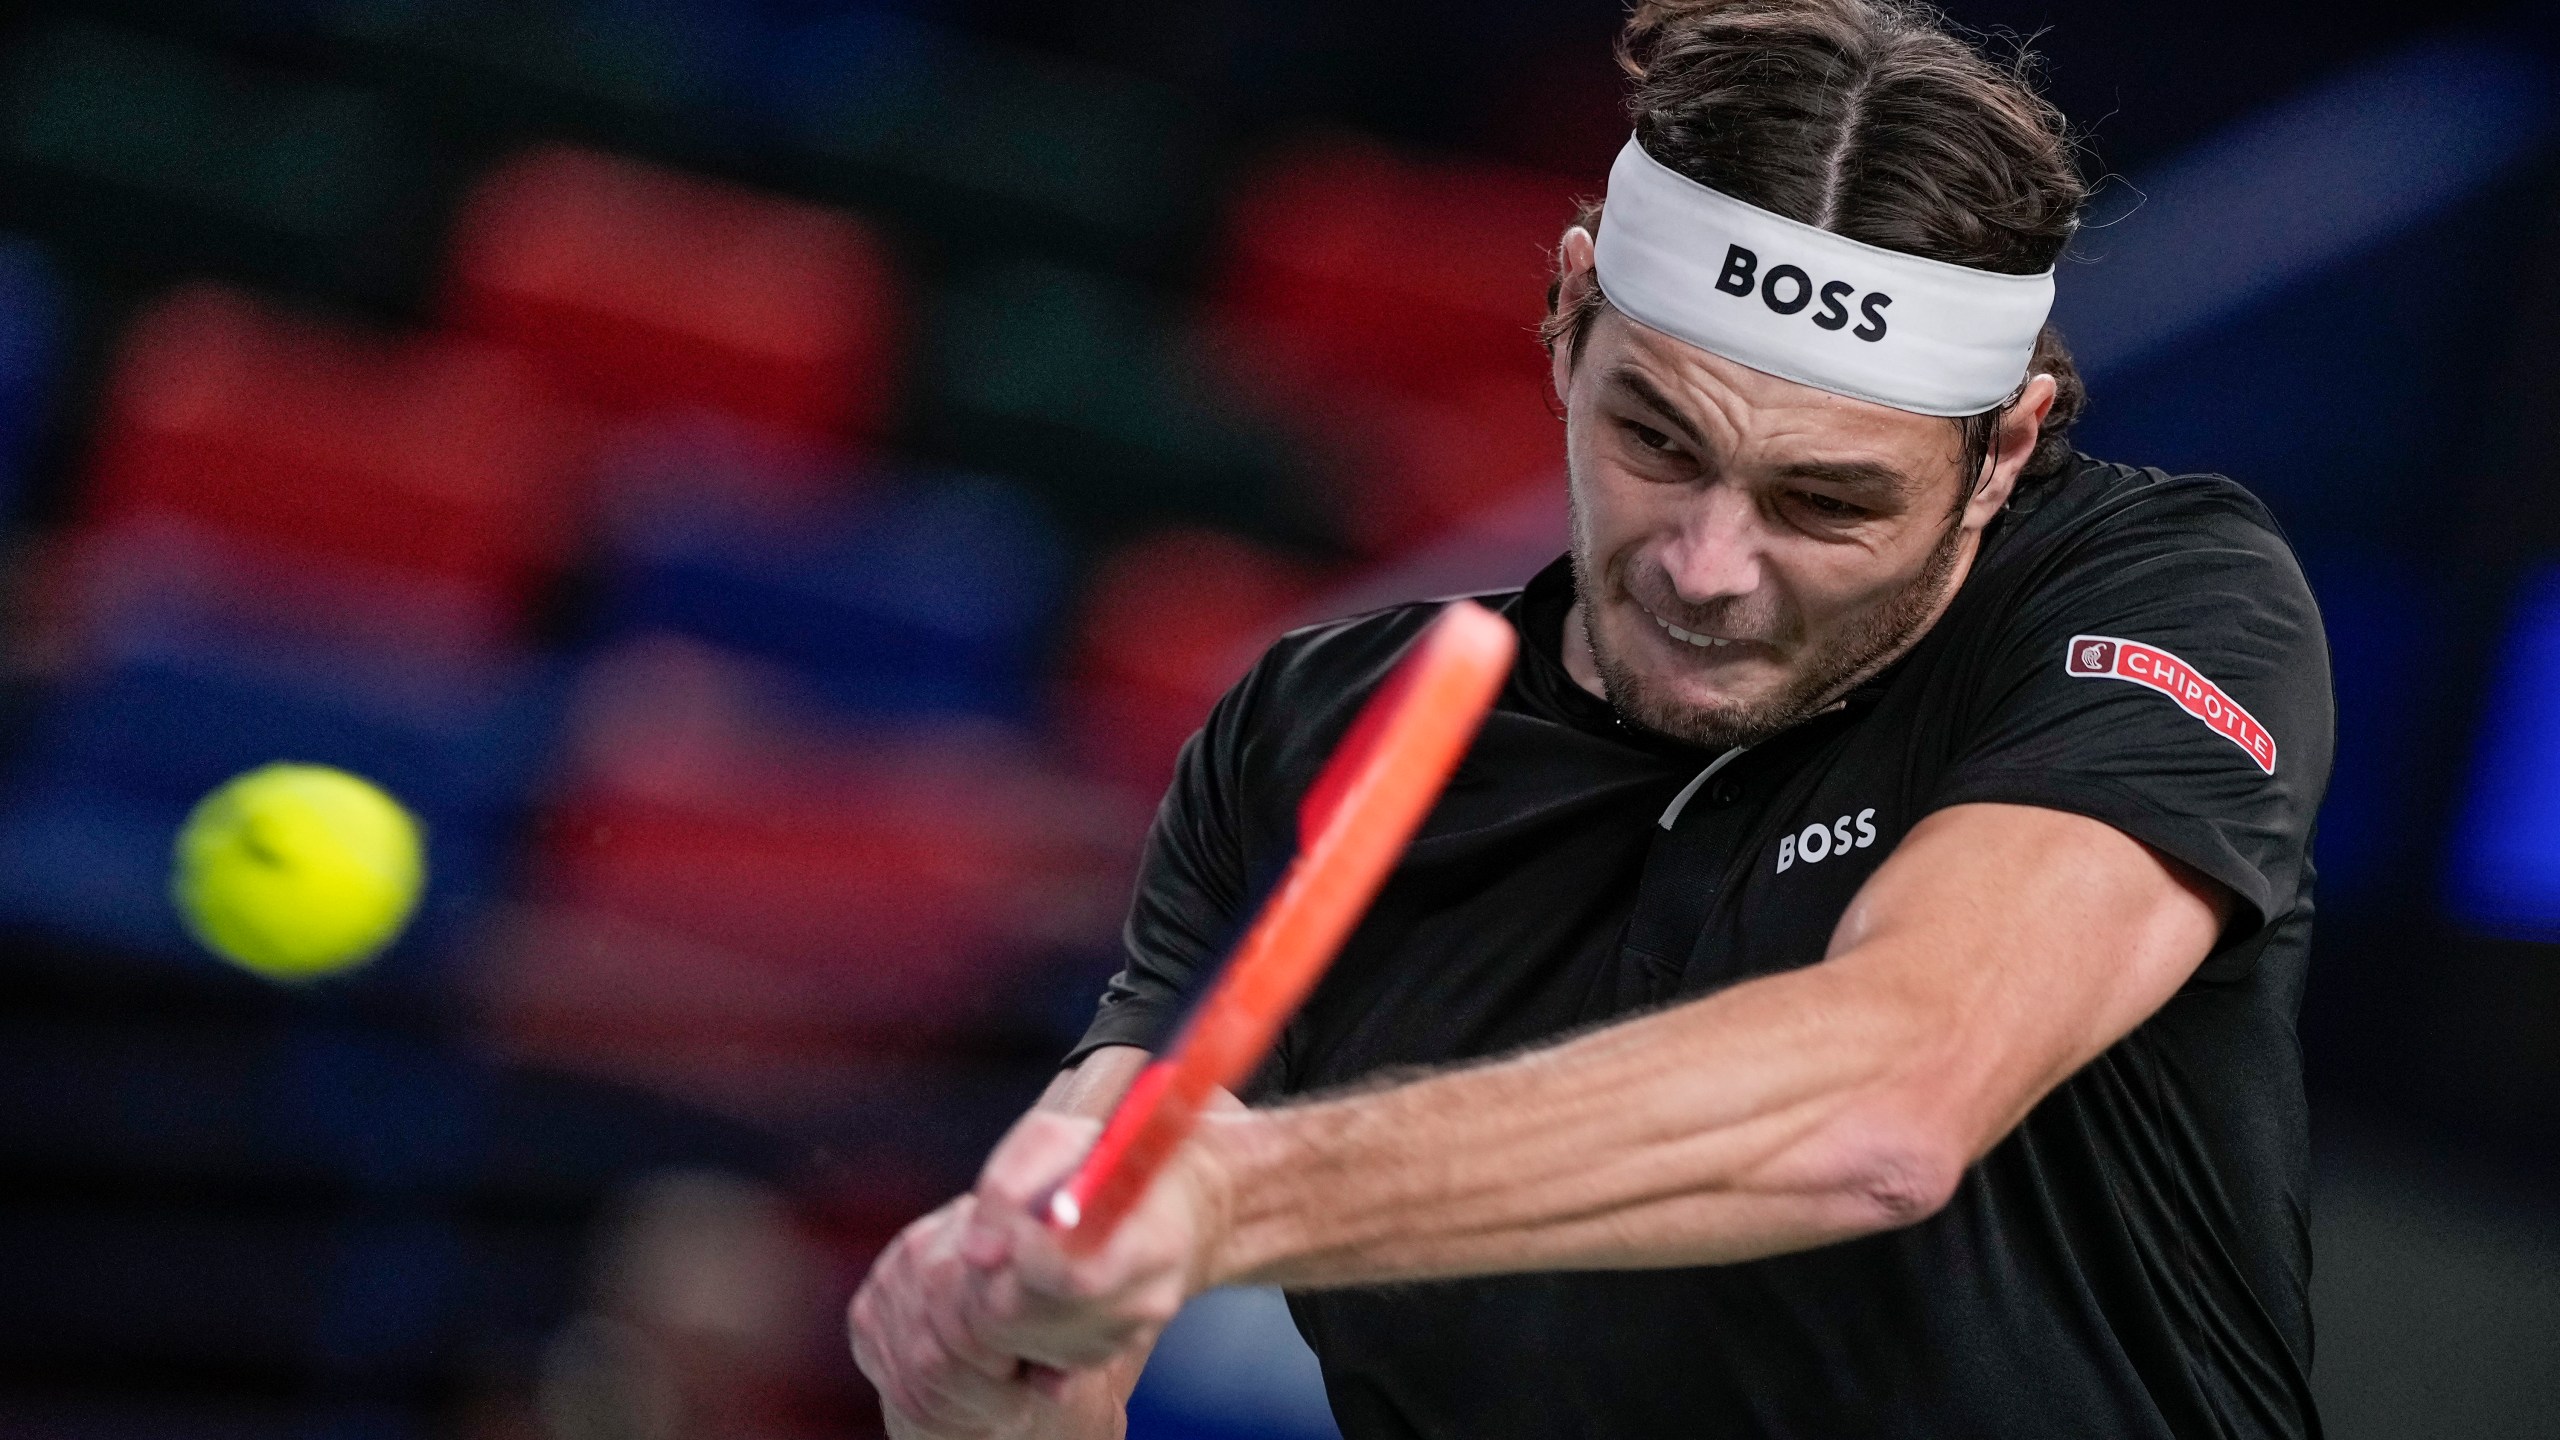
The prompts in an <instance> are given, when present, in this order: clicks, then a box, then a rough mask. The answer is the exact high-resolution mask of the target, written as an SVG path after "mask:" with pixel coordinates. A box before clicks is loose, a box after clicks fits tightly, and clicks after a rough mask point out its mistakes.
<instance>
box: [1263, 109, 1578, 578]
mask: <svg viewBox="0 0 2560 1440" xmlns="http://www.w3.org/2000/svg"><path fill="white" fill-rule="evenodd" d="M1573 193H1574V186H1573V185H1572V184H1571V183H1570V182H1567V181H1564V180H1560V179H1555V178H1552V177H1548V176H1542V175H1538V174H1534V173H1530V172H1525V171H1516V170H1509V169H1503V168H1499V167H1494V166H1489V165H1468V164H1457V163H1434V162H1424V161H1418V160H1412V159H1407V158H1403V157H1399V156H1397V155H1394V154H1392V153H1390V152H1387V151H1385V150H1382V149H1379V148H1377V147H1375V146H1372V145H1367V144H1363V143H1359V142H1353V141H1347V140H1335V141H1329V142H1324V143H1320V144H1311V145H1307V146H1303V147H1301V148H1298V149H1296V150H1293V151H1290V152H1287V153H1285V154H1283V155H1282V156H1280V157H1279V158H1278V159H1277V160H1276V161H1275V162H1274V163H1272V164H1271V165H1269V166H1268V167H1267V168H1266V169H1265V170H1264V171H1263V172H1262V173H1261V175H1260V176H1259V177H1258V178H1257V179H1255V180H1253V181H1251V182H1250V183H1248V185H1247V186H1246V188H1245V190H1244V192H1243V195H1242V198H1241V199H1240V200H1239V201H1238V203H1237V205H1236V208H1235V210H1234V211H1233V213H1232V214H1231V215H1230V217H1229V223H1228V227H1227V228H1228V236H1229V238H1228V243H1227V255H1226V260H1225V264H1224V267H1223V272H1222V276H1221V279H1220V282H1219V284H1218V289H1217V300H1216V307H1217V313H1218V319H1219V322H1220V326H1221V329H1222V330H1223V332H1224V333H1225V334H1226V336H1227V337H1228V340H1229V344H1230V354H1231V356H1232V358H1233V361H1234V363H1235V365H1236V366H1237V368H1238V370H1239V373H1240V378H1241V379H1242V380H1243V381H1244V383H1245V384H1247V385H1248V386H1249V387H1251V388H1253V389H1256V390H1258V391H1260V392H1261V393H1262V394H1263V395H1264V396H1266V397H1267V399H1268V400H1269V402H1270V403H1271V404H1272V406H1273V408H1274V409H1275V410H1276V411H1277V412H1278V413H1280V414H1281V415H1282V416H1284V417H1286V418H1289V419H1291V420H1294V421H1295V422H1296V423H1297V425H1298V427H1299V428H1300V429H1301V430H1303V431H1304V432H1306V434H1307V435H1308V437H1309V438H1310V439H1311V440H1312V441H1313V442H1314V443H1315V445H1316V447H1317V448H1318V449H1319V450H1320V451H1323V452H1326V453H1328V454H1329V455H1330V457H1331V464H1330V469H1331V470H1332V472H1333V475H1334V483H1335V489H1336V492H1337V493H1336V496H1335V498H1336V500H1337V502H1338V507H1337V508H1338V509H1339V511H1340V513H1341V514H1342V515H1343V516H1344V517H1346V520H1345V523H1344V526H1343V528H1344V530H1345V532H1346V533H1345V538H1346V539H1348V540H1350V541H1351V542H1353V543H1354V544H1356V545H1359V546H1361V547H1362V548H1364V549H1367V550H1369V551H1371V552H1384V551H1394V550H1400V549H1403V548H1406V547H1408V546H1410V545H1411V544H1412V543H1414V542H1415V541H1418V540H1421V539H1424V538H1426V537H1428V536H1430V535H1432V534H1434V533H1437V532H1439V531H1441V530H1443V529H1445V528H1446V527H1447V526H1448V525H1449V524H1450V523H1451V522H1452V521H1454V520H1457V519H1460V518H1462V517H1464V516H1466V515H1468V514H1470V513H1473V512H1474V511H1476V510H1478V509H1481V508H1483V507H1484V506H1486V505H1488V504H1492V503H1497V502H1499V501H1500V500H1501V499H1503V498H1504V497H1505V496H1507V495H1509V494H1513V493H1516V492H1517V490H1518V487H1519V486H1520V485H1522V484H1523V483H1526V482H1527V481H1528V480H1530V479H1540V480H1543V479H1546V478H1549V477H1551V476H1552V475H1554V474H1555V473H1556V472H1557V471H1558V470H1559V469H1560V463H1561V458H1562V446H1561V444H1560V439H1559V437H1560V430H1561V427H1559V426H1558V425H1556V423H1555V422H1554V420H1553V418H1552V416H1551V414H1550V413H1549V408H1548V407H1549V404H1550V400H1549V396H1548V387H1547V362H1546V356H1545V354H1544V353H1543V352H1542V351H1541V349H1540V348H1539V345H1538V340H1537V322H1538V318H1539V316H1540V315H1541V314H1542V313H1543V311H1544V300H1545V291H1546V283H1547V274H1548V267H1549V264H1550V256H1551V255H1552V253H1553V250H1554V247H1555V244H1556V240H1557V237H1558V236H1559V235H1560V234H1561V233H1562V231H1563V227H1564V224H1565V222H1566V221H1567V220H1569V219H1570V218H1571V216H1572V197H1573Z"/></svg>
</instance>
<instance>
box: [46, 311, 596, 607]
mask: <svg viewBox="0 0 2560 1440" xmlns="http://www.w3.org/2000/svg"><path fill="white" fill-rule="evenodd" d="M104 412H105V413H104V415H103V417H102V420H101V422H100V426H99V437H98V451H97V472H96V480H95V485H94V487H93V490H92V493H91V502H92V504H91V518H92V520H93V521H95V522H97V523H99V524H102V525H104V526H107V527H111V528H112V527H118V526H121V525H124V524H127V523H133V522H136V521H139V520H141V519H143V518H144V517H147V516H149V515H151V514H152V513H154V512H161V513H166V514H169V515H175V516H178V517H181V518H183V519H185V520H188V521H191V522H193V523H195V524H197V525H201V526H205V527H208V528H210V529H213V530H216V531H222V532H228V533H231V534H234V535H238V536H242V537H245V538H247V539H249V540H251V541H253V542H257V543H260V544H264V545H268V546H272V547H278V548H280V549H283V550H285V551H289V552H292V553H295V554H298V555H302V556H306V557H309V559H308V561H307V562H306V563H309V564H313V565H326V564H328V563H330V562H331V561H332V560H341V561H353V562H357V563H359V564H362V565H374V566H382V567H388V568H391V569H395V570H407V571H414V572H420V573H423V574H426V575H430V576H437V577H442V578H444V579H446V580H449V581H457V582H461V583H463V584H465V585H467V586H471V587H478V588H483V589H486V590H488V591H491V592H493V593H495V594H497V595H499V596H502V597H505V599H506V600H507V601H508V602H509V603H511V604H512V603H514V602H517V601H520V600H521V599H522V598H523V597H525V596H526V595H528V594H529V593H530V592H531V591H532V589H533V588H535V587H536V586H538V585H539V584H540V583H542V582H543V581H544V580H545V579H547V578H548V577H549V576H550V575H552V574H553V573H555V572H556V571H558V570H559V569H560V568H561V567H562V566H563V565H564V564H565V563H566V561H567V559H568V557H569V554H570V552H571V550H572V549H573V548H574V547H575V545H576V544H577V543H578V539H579V528H580V526H581V524H582V519H583V512H584V509H585V501H584V497H583V496H582V494H581V493H580V492H581V490H582V488H583V486H582V482H581V480H580V478H579V477H580V476H581V473H582V471H583V468H584V461H583V458H582V457H583V454H584V450H585V441H584V438H583V437H584V432H583V429H582V427H581V426H580V425H579V423H578V422H577V421H576V419H575V418H574V417H573V416H571V415H570V414H569V413H567V412H565V411H564V410H562V409H561V408H560V407H559V406H558V405H557V404H556V403H554V402H553V400H552V399H551V398H550V397H549V394H548V392H547V391H546V390H545V388H544V387H543V385H542V383H541V381H540V380H539V378H538V377H537V376H536V375H534V374H533V373H532V372H531V371H530V370H529V369H528V368H527V367H526V366H525V365H524V364H523V363H522V362H521V361H519V360H517V359H515V358H514V357H512V356H510V355H508V354H507V353H505V352H504V351H501V350H498V349H495V348H493V347H491V346H488V345H485V344H481V343H477V342H472V341H464V340H452V339H444V338H421V339H413V340H390V339H383V338H379V337H374V336H368V335H364V334H360V333H356V332H352V331H349V330H347V329H345V328H342V327H340V326H336V325H331V324H326V323H322V322H318V321H313V320H309V319H302V318H292V317H288V316H286V315H283V314H280V313H277V312H276V311H273V310H271V309H269V308H267V307H266V306H264V305H262V304H260V303H259V302H257V301H255V300H252V299H250V298H248V297H246V296H243V295H240V294H237V293H235V292H233V291H229V290H225V289H222V288H219V287H216V286H211V285H197V286H190V287H188V288H185V289H182V290H180V291H178V292H176V293H175V294H173V295H171V296H169V297H168V298H167V299H165V300H163V301H162V302H161V303H160V304H158V305H156V306H154V307H152V308H151V309H150V310H149V311H147V312H145V313H144V315H143V316H142V318H141V319H140V320H139V321H137V322H136V323H135V325H134V326H133V329H132V330H131V332H130V333H129V334H128V335H127V336H126V339H125V344H124V349H123V353H122V355H121V356H120V357H119V359H118V362H117V365H116V370H115V374H114V377H113V379H112V381H111V383H110V387H109V392H108V395H107V398H106V403H105V407H104Z"/></svg>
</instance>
